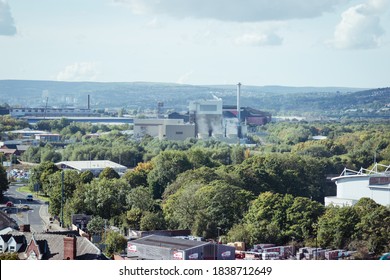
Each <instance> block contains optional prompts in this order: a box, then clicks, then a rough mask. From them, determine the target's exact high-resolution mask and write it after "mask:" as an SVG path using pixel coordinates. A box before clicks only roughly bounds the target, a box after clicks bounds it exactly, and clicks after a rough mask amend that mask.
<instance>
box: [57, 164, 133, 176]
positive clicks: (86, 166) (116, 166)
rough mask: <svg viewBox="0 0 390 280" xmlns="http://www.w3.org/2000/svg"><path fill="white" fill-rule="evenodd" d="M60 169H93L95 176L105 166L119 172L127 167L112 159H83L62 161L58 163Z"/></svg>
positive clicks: (121, 172)
mask: <svg viewBox="0 0 390 280" xmlns="http://www.w3.org/2000/svg"><path fill="white" fill-rule="evenodd" d="M56 166H57V167H58V168H60V169H73V170H77V171H78V172H84V171H88V170H89V171H91V172H92V173H93V174H94V175H95V176H97V175H99V174H100V172H102V171H103V170H104V169H105V168H107V167H110V168H112V169H114V170H115V171H116V172H117V173H118V174H123V173H125V172H126V170H127V167H126V166H123V165H121V164H118V163H115V162H113V161H110V160H81V161H61V162H58V163H56Z"/></svg>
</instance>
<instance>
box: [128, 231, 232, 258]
mask: <svg viewBox="0 0 390 280" xmlns="http://www.w3.org/2000/svg"><path fill="white" fill-rule="evenodd" d="M127 257H128V258H133V259H145V260H234V259H235V248H234V247H231V246H226V245H222V244H217V243H210V242H203V241H196V240H187V239H182V238H174V237H167V236H159V235H149V236H146V237H143V238H140V239H137V240H132V241H129V242H128V244H127Z"/></svg>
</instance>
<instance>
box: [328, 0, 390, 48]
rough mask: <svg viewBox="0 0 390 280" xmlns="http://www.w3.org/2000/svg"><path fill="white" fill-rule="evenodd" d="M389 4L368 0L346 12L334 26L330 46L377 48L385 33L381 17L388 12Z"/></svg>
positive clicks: (384, 0)
mask: <svg viewBox="0 0 390 280" xmlns="http://www.w3.org/2000/svg"><path fill="white" fill-rule="evenodd" d="M389 3H390V1H389V0H368V1H367V2H366V3H363V4H359V5H356V6H353V7H351V8H349V9H348V10H346V11H345V12H344V13H343V14H342V16H341V21H340V23H339V24H338V25H337V26H336V29H335V32H334V37H333V39H332V40H331V42H330V43H331V45H333V46H334V47H335V48H338V49H370V48H376V47H379V46H380V44H381V37H382V36H383V34H384V33H385V31H384V29H383V28H382V26H381V15H382V14H383V13H384V12H386V11H387V10H388V8H389Z"/></svg>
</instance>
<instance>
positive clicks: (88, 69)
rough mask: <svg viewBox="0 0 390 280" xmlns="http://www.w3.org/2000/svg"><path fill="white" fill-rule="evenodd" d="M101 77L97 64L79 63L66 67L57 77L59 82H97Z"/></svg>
mask: <svg viewBox="0 0 390 280" xmlns="http://www.w3.org/2000/svg"><path fill="white" fill-rule="evenodd" d="M98 75H99V65H98V63H96V62H77V63H73V64H71V65H68V66H66V67H65V69H64V70H63V71H61V72H60V73H59V74H58V75H57V80H58V81H95V80H96V78H97V77H98Z"/></svg>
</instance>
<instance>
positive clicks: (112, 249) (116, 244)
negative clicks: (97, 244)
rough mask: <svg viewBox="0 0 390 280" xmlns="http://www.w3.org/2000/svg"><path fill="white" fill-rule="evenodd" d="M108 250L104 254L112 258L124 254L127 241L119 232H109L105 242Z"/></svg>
mask: <svg viewBox="0 0 390 280" xmlns="http://www.w3.org/2000/svg"><path fill="white" fill-rule="evenodd" d="M105 244H106V248H105V250H104V253H105V254H106V255H107V256H108V257H112V255H114V254H120V253H122V252H124V250H125V248H126V246H127V239H126V238H125V237H124V236H123V235H121V234H120V233H118V232H115V231H109V232H108V233H107V237H106V240H105Z"/></svg>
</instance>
